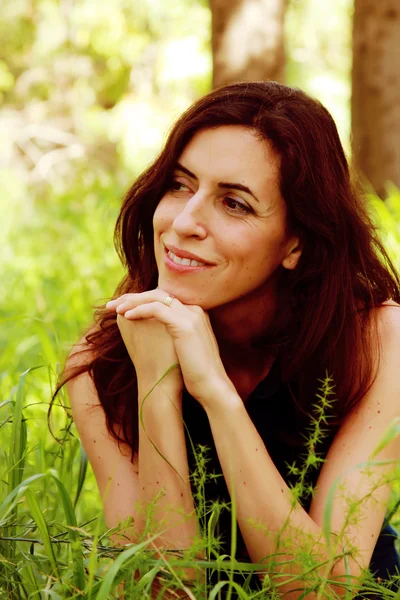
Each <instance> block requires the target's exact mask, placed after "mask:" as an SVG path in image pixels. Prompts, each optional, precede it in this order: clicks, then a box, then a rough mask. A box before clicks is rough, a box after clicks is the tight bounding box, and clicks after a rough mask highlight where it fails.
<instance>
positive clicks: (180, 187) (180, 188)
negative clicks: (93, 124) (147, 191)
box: [169, 179, 190, 192]
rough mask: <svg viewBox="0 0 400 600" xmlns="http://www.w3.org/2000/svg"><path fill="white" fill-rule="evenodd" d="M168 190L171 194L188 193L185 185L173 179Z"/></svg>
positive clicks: (188, 189) (187, 187)
mask: <svg viewBox="0 0 400 600" xmlns="http://www.w3.org/2000/svg"><path fill="white" fill-rule="evenodd" d="M169 189H170V190H172V191H173V192H190V188H189V186H188V185H187V184H186V183H183V182H182V181H179V179H173V180H172V182H171V185H170V186H169Z"/></svg>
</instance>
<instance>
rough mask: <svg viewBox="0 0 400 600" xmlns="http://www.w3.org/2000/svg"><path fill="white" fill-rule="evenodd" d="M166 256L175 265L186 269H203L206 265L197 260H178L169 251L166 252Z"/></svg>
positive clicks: (178, 258)
mask: <svg viewBox="0 0 400 600" xmlns="http://www.w3.org/2000/svg"><path fill="white" fill-rule="evenodd" d="M167 255H168V256H169V258H170V259H171V260H172V261H173V262H174V263H175V264H176V265H184V266H187V267H205V266H206V263H202V262H199V261H198V260H190V258H180V257H179V256H176V254H174V253H173V252H171V250H168V252H167Z"/></svg>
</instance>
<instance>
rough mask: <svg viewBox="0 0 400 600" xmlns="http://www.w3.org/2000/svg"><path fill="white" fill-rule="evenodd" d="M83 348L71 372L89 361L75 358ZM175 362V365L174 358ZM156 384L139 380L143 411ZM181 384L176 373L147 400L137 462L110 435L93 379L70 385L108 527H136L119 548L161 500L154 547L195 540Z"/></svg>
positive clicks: (132, 537) (140, 529)
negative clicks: (127, 522) (130, 519)
mask: <svg viewBox="0 0 400 600" xmlns="http://www.w3.org/2000/svg"><path fill="white" fill-rule="evenodd" d="M125 325H127V326H132V324H131V323H128V322H126V323H125ZM156 325H158V327H159V324H157V323H156ZM161 327H162V326H161ZM159 335H160V333H159V332H158V337H159ZM127 343H128V344H129V343H130V342H129V341H128V342H127ZM84 348H85V345H84V343H81V344H80V345H78V346H77V347H76V348H75V351H74V352H73V353H72V354H71V355H70V357H69V359H68V361H67V368H68V367H73V366H75V365H77V364H79V361H84V360H85V359H87V356H86V357H85V355H81V354H77V350H82V349H84ZM171 362H172V363H173V362H174V360H173V357H172V361H171ZM177 375H178V376H179V378H178V377H177ZM157 376H158V374H157ZM155 381H157V379H154V378H153V377H146V376H145V375H143V376H142V377H141V378H140V379H139V390H138V392H139V398H138V404H139V407H140V405H141V403H142V401H143V398H144V397H145V395H146V394H147V392H148V391H150V389H151V388H152V387H153V385H154V383H155ZM179 381H180V374H179V370H178V373H177V372H175V373H171V374H170V375H169V376H168V377H167V378H166V379H165V380H164V381H163V382H162V383H161V384H159V385H158V386H157V387H156V388H155V389H154V391H153V392H152V393H151V394H150V395H149V396H148V397H147V399H146V400H145V402H144V405H143V411H142V414H141V415H140V417H141V419H142V420H143V423H144V428H143V426H142V424H140V425H139V453H138V457H136V458H135V460H134V461H133V462H131V449H130V447H129V446H128V445H127V444H125V445H124V444H122V445H120V446H119V445H118V443H117V441H116V440H115V439H114V438H113V437H112V436H111V435H110V433H109V432H108V430H107V427H106V420H105V414H104V411H103V408H102V406H101V404H100V402H99V399H98V396H97V392H96V390H95V387H94V384H93V382H92V380H91V378H90V376H89V375H88V374H87V373H85V374H83V375H80V376H79V377H76V378H74V379H72V380H71V381H70V382H69V383H68V384H67V389H68V394H69V397H70V401H71V406H72V411H73V416H74V421H75V424H76V426H77V429H78V432H79V435H80V437H81V440H82V443H83V446H84V448H85V450H86V453H87V455H88V458H89V460H90V463H91V465H92V467H93V471H94V474H95V477H96V481H97V484H98V488H99V491H100V495H101V497H102V501H103V506H104V514H105V520H106V524H107V526H108V527H115V526H117V525H118V524H119V523H120V522H121V521H123V520H125V519H126V518H127V517H133V520H134V527H133V528H132V529H130V530H129V531H126V532H124V533H125V536H122V537H121V539H120V540H119V543H127V542H129V541H134V540H135V539H137V538H138V537H140V535H141V533H142V532H143V529H144V527H145V511H146V508H148V507H149V506H150V505H151V504H153V501H154V498H155V497H156V496H159V499H158V501H157V502H156V503H155V504H154V511H153V517H152V523H153V525H154V524H158V533H161V535H160V537H159V538H157V540H156V541H155V545H156V547H157V548H160V549H164V548H165V549H167V548H173V549H187V548H188V547H190V545H191V542H192V540H193V538H194V537H195V536H196V532H197V520H196V518H195V515H194V505H193V498H192V494H191V489H190V483H189V469H188V462H187V455H186V445H185V437H184V428H183V421H182V407H181V396H182V386H181V385H179ZM153 532H154V530H153Z"/></svg>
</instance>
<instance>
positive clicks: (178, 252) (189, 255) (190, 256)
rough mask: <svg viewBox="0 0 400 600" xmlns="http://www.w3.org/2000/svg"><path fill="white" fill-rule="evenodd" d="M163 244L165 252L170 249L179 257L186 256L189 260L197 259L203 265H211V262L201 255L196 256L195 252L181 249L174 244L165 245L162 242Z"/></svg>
mask: <svg viewBox="0 0 400 600" xmlns="http://www.w3.org/2000/svg"><path fill="white" fill-rule="evenodd" d="M164 246H165V250H166V252H168V251H171V252H173V254H175V255H176V256H178V257H179V258H188V259H190V260H197V261H198V262H200V263H203V264H204V265H212V263H210V262H208V261H206V260H204V258H202V257H201V256H198V255H197V254H193V253H192V252H187V251H186V250H181V249H180V248H177V247H176V246H169V245H168V246H167V245H166V244H164Z"/></svg>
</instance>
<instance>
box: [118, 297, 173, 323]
mask: <svg viewBox="0 0 400 600" xmlns="http://www.w3.org/2000/svg"><path fill="white" fill-rule="evenodd" d="M124 317H125V319H128V320H132V321H133V320H136V319H157V321H159V322H160V323H163V324H164V325H167V326H168V325H170V326H171V325H176V324H177V323H178V322H180V323H181V322H182V317H181V316H180V315H177V314H176V313H175V312H174V311H172V310H171V308H170V307H169V306H166V305H165V304H163V303H162V302H158V301H156V302H148V303H146V304H140V305H139V306H136V307H135V308H131V309H130V310H127V311H126V312H125V314H124Z"/></svg>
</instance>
